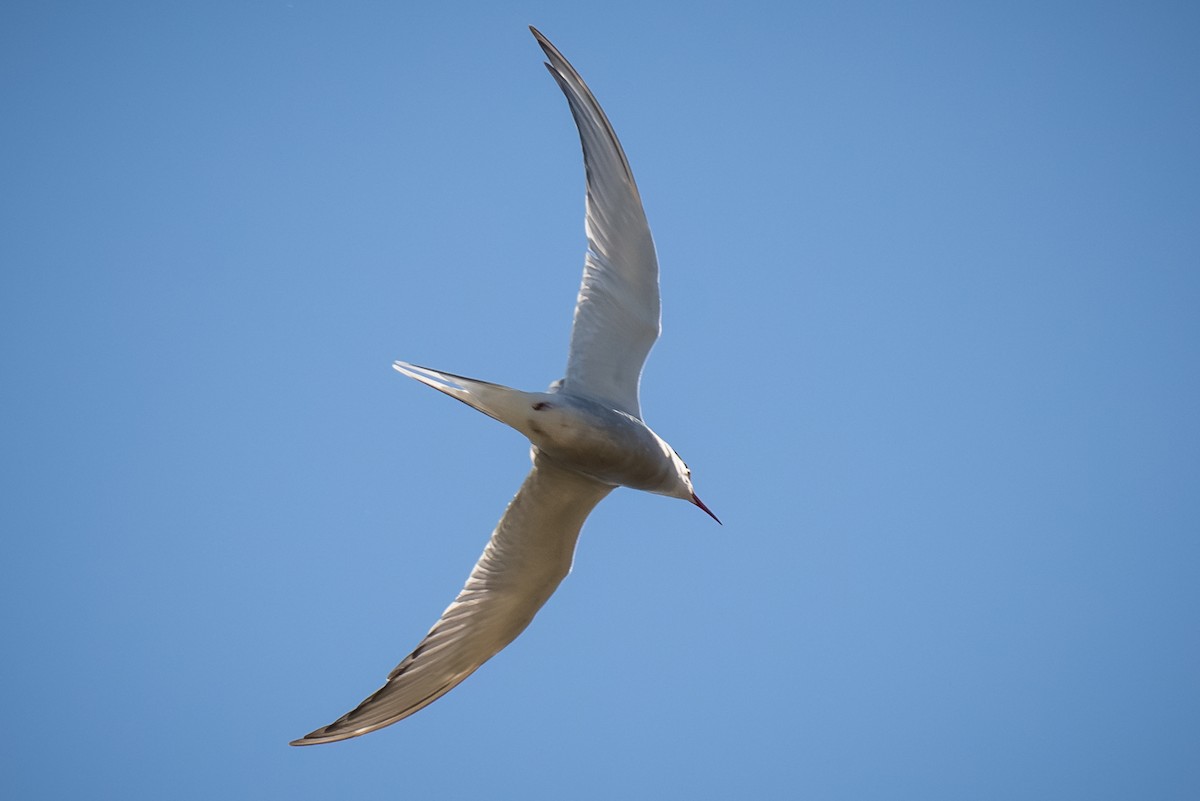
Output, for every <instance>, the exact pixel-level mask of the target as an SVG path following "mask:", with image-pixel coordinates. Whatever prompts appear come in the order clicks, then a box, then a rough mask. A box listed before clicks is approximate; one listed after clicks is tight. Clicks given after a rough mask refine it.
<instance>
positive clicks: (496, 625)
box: [292, 27, 720, 745]
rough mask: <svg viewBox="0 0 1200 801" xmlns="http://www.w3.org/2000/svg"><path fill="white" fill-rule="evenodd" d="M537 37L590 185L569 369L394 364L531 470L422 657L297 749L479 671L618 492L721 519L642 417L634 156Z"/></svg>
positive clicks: (654, 316)
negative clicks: (479, 371)
mask: <svg viewBox="0 0 1200 801" xmlns="http://www.w3.org/2000/svg"><path fill="white" fill-rule="evenodd" d="M530 30H531V31H533V35H534V37H536V38H537V41H538V44H539V45H541V47H542V50H543V51H545V54H546V59H547V63H546V68H547V69H548V70H549V71H550V74H551V75H552V76H553V77H554V80H555V81H557V82H558V85H559V87H560V88H561V89H562V91H563V94H565V95H566V96H567V103H568V104H569V105H570V108H571V115H572V116H573V117H574V118H575V124H576V126H577V127H578V128H579V138H580V141H581V143H582V145H583V163H584V167H585V172H586V178H587V204H586V206H587V208H586V217H585V230H586V232H587V239H588V250H587V256H586V258H585V259H584V265H583V283H582V285H581V286H580V289H579V298H578V301H577V302H576V305H575V319H574V323H573V325H572V328H571V342H570V348H569V350H568V355H567V370H566V375H565V376H564V377H563V378H562V379H560V380H558V381H555V382H554V383H553V384H551V386H550V388H549V390H548V391H546V392H522V391H521V390H517V389H511V388H509V387H505V386H501V385H499V384H492V383H488V382H486V381H479V380H476V379H473V378H464V377H463V376H459V375H454V374H452V373H444V372H440V371H438V370H430V369H429V368H427V367H419V366H417V365H415V364H409V363H407V362H396V363H395V365H394V367H395V368H396V370H398V371H399V372H401V373H403V374H404V375H406V376H408V377H410V378H413V379H416V380H417V381H420V382H421V383H422V384H425V385H426V386H430V387H433V388H434V389H436V390H438V391H440V392H444V393H445V394H447V395H449V396H450V397H452V398H455V399H457V400H460V401H462V402H463V403H465V404H467V405H468V406H471V407H474V408H475V409H478V410H479V411H481V412H483V413H484V414H486V415H488V416H489V417H494V418H495V419H497V420H499V421H500V422H502V423H504V424H506V425H509V426H511V427H513V428H515V429H516V430H517V431H520V432H521V433H522V434H524V435H525V436H526V437H528V438H529V441H530V443H531V446H532V447H531V449H530V455H531V459H532V461H533V467H532V469H531V470H530V471H529V475H528V476H526V478H525V482H524V483H523V484H522V485H521V488H520V489H518V490H517V494H516V496H515V497H514V498H513V499H512V501H511V502H510V503H509V504H508V508H507V509H505V511H504V516H503V517H501V518H500V522H499V524H497V526H496V530H495V531H494V532H492V537H491V539H490V540H489V541H488V544H487V547H486V548H484V551H483V555H482V556H481V557H480V558H479V562H478V563H477V564H476V565H475V569H474V570H472V571H471V575H470V577H469V578H468V579H467V583H466V586H464V587H463V589H462V591H461V592H460V593H459V594H458V597H457V598H455V599H454V602H453V603H452V604H450V606H449V607H448V608H447V609H446V611H445V612H443V613H442V616H441V618H439V619H438V621H437V623H435V624H434V625H433V628H432V629H430V630H429V633H428V634H426V635H425V638H424V639H423V640H421V642H420V643H419V644H418V645H417V647H416V650H414V651H413V652H412V653H411V654H409V655H408V656H406V657H405V658H404V661H402V662H401V663H400V664H399V665H397V666H396V668H395V669H394V670H392V672H391V674H390V675H389V676H388V679H387V683H386V684H384V685H383V686H382V687H380V688H379V689H378V690H376V691H375V692H374V693H373V694H372V695H370V696H369V697H368V698H367V699H366V700H364V701H363V702H362V703H361V704H359V705H358V706H357V707H355V708H354V709H352V710H351V711H349V712H347V713H346V714H345V715H343V716H342V717H340V718H338V719H337V720H335V721H334V722H333V723H330V724H329V725H328V726H323V727H321V728H319V729H317V730H316V731H314V732H311V733H310V734H307V735H305V736H304V737H301V738H300V739H298V740H294V741H292V745H315V744H318V743H330V742H335V741H337V740H345V739H348V738H350V737H358V736H359V735H362V734H366V733H368V732H372V731H375V730H376V729H381V728H383V727H384V726H388V725H390V724H392V723H395V722H396V721H398V720H401V719H403V718H406V717H408V716H409V715H411V714H413V713H414V712H416V711H418V710H420V709H423V708H425V707H426V706H428V705H429V704H431V703H433V702H434V701H436V700H437V699H438V698H441V697H442V696H443V695H445V694H446V693H448V692H449V691H450V690H452V689H453V688H454V687H456V686H457V685H458V684H459V682H461V681H462V680H463V679H465V678H466V677H467V676H469V675H471V674H472V673H473V672H475V669H476V668H478V667H479V666H480V665H482V664H483V663H484V662H486V661H487V660H488V659H490V658H491V657H493V656H495V655H496V654H497V653H498V652H499V651H500V650H501V649H503V648H504V647H505V646H507V645H508V644H509V643H510V642H512V641H513V640H514V639H515V638H516V637H517V635H518V634H520V633H521V632H522V631H524V630H525V627H526V626H528V625H529V622H530V621H531V620H533V616H534V615H535V614H537V611H538V610H539V609H541V607H542V604H544V603H545V602H546V600H547V599H548V598H549V597H550V595H551V594H552V593H553V592H554V590H555V589H557V588H558V585H559V583H560V582H561V581H562V580H563V579H564V578H566V576H567V573H568V572H570V569H571V560H572V558H573V556H574V552H575V543H576V541H577V540H578V539H579V531H580V529H581V528H582V526H583V521H584V520H585V519H586V518H587V516H588V514H590V513H591V511H592V509H593V508H595V506H596V504H597V503H599V502H600V501H601V499H603V498H604V496H606V495H608V493H610V492H612V491H613V490H614V489H616V488H617V487H620V486H624V487H633V488H634V489H640V490H646V491H647V492H653V493H657V494H659V495H666V496H669V497H672V498H682V499H684V500H687V501H690V502H691V503H693V504H695V505H696V506H698V507H700V508H701V509H702V510H704V512H706V513H707V514H708V515H709V516H710V517H712V518H713V519H714V520H717V517H716V515H714V514H713V513H712V512H710V511H709V510H708V507H706V506H705V505H704V504H703V503H701V501H700V499H699V498H698V497H696V493H695V491H694V490H693V489H692V478H691V471H690V470H689V469H688V467H687V465H686V464H684V463H683V460H682V459H680V458H679V454H677V453H676V452H675V450H674V449H673V448H672V447H671V446H670V445H668V444H667V443H666V441H665V440H663V439H662V437H660V436H658V435H657V434H655V433H654V432H653V431H651V430H650V428H649V426H647V425H646V424H645V423H644V422H642V414H641V407H640V404H639V402H638V384H639V381H640V380H641V374H642V365H643V364H644V363H645V361H646V356H647V354H649V352H650V348H651V347H652V346H653V345H654V342H655V340H656V339H658V335H659V331H660V328H661V326H660V306H661V304H660V301H659V294H658V259H657V257H656V256H655V253H654V241H653V239H652V238H651V236H650V226H649V225H648V224H647V222H646V215H645V212H644V211H643V210H642V200H641V196H640V195H639V194H638V189H637V184H636V183H634V180H633V173H632V172H631V171H630V169H629V162H628V161H627V160H626V159H625V152H624V151H623V150H622V149H621V144H620V142H618V141H617V135H616V134H615V133H614V132H613V129H612V125H611V124H609V121H608V118H607V117H606V116H605V115H604V111H602V110H601V108H600V104H599V103H597V102H596V98H595V97H593V96H592V93H591V90H589V89H588V87H587V85H586V84H585V83H584V82H583V79H582V78H581V77H579V73H578V72H576V71H575V68H574V67H572V66H571V65H570V64H569V63H568V62H567V60H566V59H565V58H563V56H562V54H561V53H559V52H558V49H557V48H555V47H554V45H552V44H551V43H550V40H548V39H547V38H546V37H545V36H543V35H542V34H541V33H540V32H539V31H538V30H537V29H536V28H533V27H531V28H530ZM717 522H718V523H719V522H720V521H719V520H717Z"/></svg>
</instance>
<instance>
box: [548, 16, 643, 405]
mask: <svg viewBox="0 0 1200 801" xmlns="http://www.w3.org/2000/svg"><path fill="white" fill-rule="evenodd" d="M530 30H531V31H533V35H534V36H536V37H537V40H538V44H540V45H541V46H542V50H544V51H545V52H546V57H547V58H548V59H549V63H547V64H546V67H547V68H548V69H549V70H550V74H551V75H553V76H554V79H555V80H556V81H558V85H559V86H560V87H561V88H562V90H563V94H565V95H566V96H567V102H568V103H569V104H570V106H571V115H572V116H573V117H574V118H575V125H576V126H577V127H578V128H579V139H580V141H581V142H582V144H583V165H584V168H585V170H586V173H587V216H586V223H585V226H586V230H587V238H588V253H587V258H586V260H585V261H584V265H583V284H582V285H581V286H580V288H579V301H578V303H577V304H576V306H575V323H574V326H573V327H572V329H571V349H570V352H569V354H568V356H567V375H566V379H565V381H564V387H563V389H564V390H566V391H569V392H574V393H577V394H580V395H585V396H589V397H592V398H595V399H596V400H603V401H606V402H608V403H610V404H612V405H613V406H614V407H615V408H617V409H620V410H621V411H624V412H628V413H629V414H632V415H634V416H636V417H638V418H640V417H641V408H640V405H639V403H638V382H639V380H640V379H641V375H642V365H644V364H645V363H646V355H647V354H649V353H650V348H651V347H652V346H653V345H654V341H655V340H656V339H658V334H659V330H660V328H661V324H660V316H661V315H660V310H661V304H660V301H659V294H658V259H657V257H656V256H655V255H654V240H653V239H652V238H651V236H650V226H649V225H648V224H647V223H646V214H645V212H644V211H643V210H642V198H641V196H640V195H639V194H638V189H637V184H636V183H635V182H634V180H633V173H632V172H631V171H630V169H629V162H628V161H626V159H625V152H624V151H623V150H622V149H621V143H620V142H618V141H617V135H616V134H615V133H614V132H613V129H612V125H610V124H609V122H608V118H607V117H606V116H604V111H603V110H602V109H601V108H600V104H599V103H597V102H596V98H595V97H593V96H592V92H591V90H589V89H588V88H587V84H585V83H584V82H583V78H580V77H579V73H578V72H576V71H575V68H574V67H572V66H571V65H570V64H569V63H568V62H567V60H566V59H565V58H563V56H562V54H561V53H559V52H558V50H557V49H556V48H555V47H554V45H552V44H550V41H549V40H548V39H546V37H545V36H542V34H541V33H539V32H538V30H537V29H536V28H532V27H531V28H530Z"/></svg>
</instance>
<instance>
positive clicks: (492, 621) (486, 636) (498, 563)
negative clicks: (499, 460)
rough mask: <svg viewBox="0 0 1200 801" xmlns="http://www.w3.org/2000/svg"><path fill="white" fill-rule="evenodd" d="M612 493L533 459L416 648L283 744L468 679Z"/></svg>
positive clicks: (529, 614)
mask: <svg viewBox="0 0 1200 801" xmlns="http://www.w3.org/2000/svg"><path fill="white" fill-rule="evenodd" d="M612 489H613V488H612V487H610V486H608V485H606V484H600V483H599V482H596V481H593V480H591V479H589V478H586V477H584V476H581V475H578V474H576V473H572V472H568V471H566V470H563V469H561V468H559V467H556V466H555V465H554V464H553V463H551V462H549V461H548V460H546V459H545V458H544V457H542V456H535V457H534V461H533V469H532V470H531V471H530V472H529V475H528V476H527V477H526V479H525V482H524V483H523V484H522V485H521V488H520V489H519V490H517V494H516V496H515V497H514V498H513V499H512V501H511V502H510V503H509V505H508V509H506V510H505V512H504V516H503V517H502V518H500V523H499V524H498V525H497V526H496V530H495V531H494V532H493V533H492V538H491V540H490V541H489V542H488V544H487V547H486V548H485V549H484V551H483V556H481V557H480V559H479V562H478V563H477V564H476V565H475V569H474V570H472V571H471V576H470V578H468V579H467V584H466V586H465V587H463V589H462V592H460V593H459V594H458V597H457V598H455V599H454V603H452V604H450V606H449V608H447V609H446V611H445V612H443V613H442V616H441V618H440V619H439V620H438V622H437V623H436V624H434V626H433V628H432V629H430V630H429V633H428V634H427V635H425V639H424V640H422V641H421V643H420V645H418V646H417V648H416V650H414V651H413V652H412V653H411V654H409V655H408V656H407V657H405V659H404V661H403V662H401V663H400V664H399V665H397V666H396V668H395V670H393V671H392V672H391V674H390V675H389V676H388V680H387V684H385V685H383V687H381V688H379V690H377V691H376V692H375V693H374V694H372V695H371V696H370V697H368V698H367V699H366V700H365V701H363V702H362V703H361V704H359V705H358V706H357V707H355V708H354V709H353V710H351V711H350V712H348V713H346V714H345V715H343V716H342V717H340V718H338V719H337V720H335V721H334V722H333V723H331V724H329V725H328V726H324V727H322V728H320V729H317V730H316V731H314V732H312V733H310V734H307V735H305V736H304V737H302V738H300V739H299V740H294V741H293V742H292V745H315V744H317V743H329V742H334V741H336V740H345V739H348V738H350V737H357V736H359V735H360V734H366V733H367V732H371V731H374V730H376V729H380V728H383V727H384V726H387V725H389V724H392V723H395V722H396V721H398V720H400V719H402V718H405V717H408V716H409V715H411V714H412V713H414V712H416V711H417V710H419V709H422V708H424V707H426V706H428V705H429V704H431V703H433V702H434V701H436V700H437V699H438V698H441V697H442V696H443V695H445V694H446V693H447V692H449V691H450V690H452V689H453V688H454V687H455V686H457V685H458V683H459V682H461V681H462V680H463V679H465V678H466V677H467V676H469V675H471V674H472V673H473V672H475V669H476V668H478V667H479V666H480V665H482V664H483V663H484V662H486V661H487V660H488V659H490V658H491V657H492V656H494V655H495V654H496V653H497V652H499V651H500V650H501V649H502V648H504V646H506V645H508V644H509V643H510V642H512V641H513V640H514V639H515V638H516V636H517V635H518V634H520V633H521V632H522V631H524V629H525V627H526V626H527V625H529V621H531V620H533V616H534V615H535V614H536V613H537V611H538V609H540V608H541V607H542V604H544V603H545V602H546V599H547V598H549V597H550V595H551V594H552V593H553V592H554V590H555V589H556V588H557V587H558V585H559V583H560V582H561V581H562V580H563V578H564V577H566V575H567V573H568V572H570V569H571V560H572V558H573V555H574V553H575V543H576V541H577V540H578V539H579V530H580V528H581V527H582V526H583V521H584V520H585V519H586V518H587V516H588V514H590V513H591V511H592V509H593V508H595V506H596V504H597V503H599V502H600V500H601V499H602V498H603V497H604V496H605V495H607V494H608V493H609V492H611V491H612Z"/></svg>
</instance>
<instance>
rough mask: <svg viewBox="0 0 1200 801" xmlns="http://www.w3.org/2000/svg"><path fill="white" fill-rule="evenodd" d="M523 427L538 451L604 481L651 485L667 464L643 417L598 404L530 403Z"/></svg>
mask: <svg viewBox="0 0 1200 801" xmlns="http://www.w3.org/2000/svg"><path fill="white" fill-rule="evenodd" d="M528 432H529V434H530V436H529V440H530V442H532V443H533V445H534V446H535V447H536V448H537V449H538V450H539V451H541V452H542V453H543V454H544V455H546V456H548V457H549V458H551V459H553V460H554V461H555V462H557V463H559V464H560V465H562V466H564V467H568V468H570V469H572V470H576V471H578V472H580V473H583V474H584V475H587V476H590V477H591V478H594V479H596V480H597V481H602V482H604V483H605V484H612V485H613V486H624V487H633V488H634V489H649V490H653V489H655V488H657V487H659V486H661V485H662V483H663V482H664V481H665V480H666V479H667V477H668V476H669V475H670V474H671V471H672V469H673V467H672V464H671V461H670V459H669V457H668V456H667V454H666V452H665V451H664V447H665V446H664V445H663V443H662V440H660V439H659V438H658V437H657V436H656V435H655V434H654V432H653V431H651V430H650V429H649V427H647V426H646V424H645V423H643V422H642V421H640V420H638V419H636V418H634V417H632V416H630V415H627V414H624V413H622V412H618V411H615V410H612V409H606V408H604V407H603V406H601V405H599V404H594V403H591V402H583V403H581V402H578V401H571V402H569V403H563V402H559V401H557V400H548V401H545V402H542V403H538V404H534V407H533V408H532V409H531V412H530V417H529V421H528Z"/></svg>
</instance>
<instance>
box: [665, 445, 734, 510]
mask: <svg viewBox="0 0 1200 801" xmlns="http://www.w3.org/2000/svg"><path fill="white" fill-rule="evenodd" d="M670 450H671V461H672V463H673V464H674V465H675V477H676V481H675V482H674V486H673V487H672V488H671V490H670V491H668V492H667V493H665V494H667V495H670V496H671V497H672V498H683V499H684V500H685V501H690V502H692V503H694V504H695V505H696V506H699V507H700V509H701V510H702V511H703V512H704V514H706V515H708V516H709V517H711V518H712V519H713V520H716V521H717V523H718V524H721V525H723V524H722V523H721V520H720V518H718V517H717V516H716V515H714V514H713V513H712V511H711V510H710V509H709V508H708V507H707V506H705V505H704V501H702V500H700V498H699V496H697V495H696V490H695V488H694V487H693V486H692V470H691V468H689V467H688V466H687V463H686V462H684V461H683V459H680V458H679V454H678V453H676V452H675V449H674V448H671V449H670Z"/></svg>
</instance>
